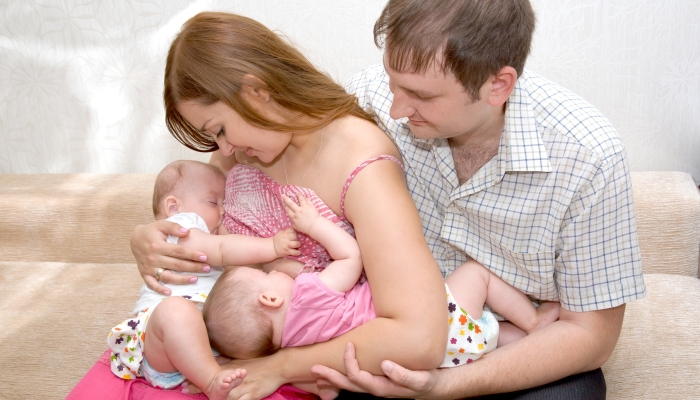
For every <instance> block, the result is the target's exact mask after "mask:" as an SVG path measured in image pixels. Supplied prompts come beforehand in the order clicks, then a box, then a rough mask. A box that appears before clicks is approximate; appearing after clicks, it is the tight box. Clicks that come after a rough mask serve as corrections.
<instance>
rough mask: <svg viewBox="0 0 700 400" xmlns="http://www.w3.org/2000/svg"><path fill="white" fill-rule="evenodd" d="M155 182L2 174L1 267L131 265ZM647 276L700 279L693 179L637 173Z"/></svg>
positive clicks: (699, 221)
mask: <svg viewBox="0 0 700 400" xmlns="http://www.w3.org/2000/svg"><path fill="white" fill-rule="evenodd" d="M154 181H155V174H152V175H151V174H122V175H106V174H74V175H56V174H38V175H14V174H5V175H2V174H0V260H2V261H55V262H79V263H99V262H107V263H133V262H134V258H133V256H132V254H131V250H130V248H129V237H130V236H131V232H132V231H133V229H134V227H135V226H136V225H138V224H144V223H148V222H151V221H153V215H152V211H151V196H152V193H153V182H154ZM632 189H633V193H634V203H635V212H636V215H637V228H638V232H639V245H640V247H641V252H642V264H643V269H644V272H645V273H654V272H656V273H673V274H683V275H689V276H695V277H697V276H698V259H699V250H700V193H698V189H697V186H695V182H694V181H693V179H692V177H691V176H690V174H687V173H683V172H669V171H664V172H633V173H632Z"/></svg>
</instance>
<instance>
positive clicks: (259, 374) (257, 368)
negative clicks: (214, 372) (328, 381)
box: [186, 355, 332, 400]
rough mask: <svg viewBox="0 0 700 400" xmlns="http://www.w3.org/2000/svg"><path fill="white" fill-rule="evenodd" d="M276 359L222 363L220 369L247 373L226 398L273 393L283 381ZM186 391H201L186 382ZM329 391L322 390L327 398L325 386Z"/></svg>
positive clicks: (241, 399)
mask: <svg viewBox="0 0 700 400" xmlns="http://www.w3.org/2000/svg"><path fill="white" fill-rule="evenodd" d="M277 362H278V360H275V359H274V355H272V356H268V357H262V358H254V359H251V360H233V361H231V362H229V363H226V364H222V365H221V368H222V369H239V368H242V369H245V370H246V371H247V375H246V377H245V379H244V380H243V382H242V383H241V384H240V385H239V386H237V387H236V388H234V389H233V390H231V392H230V393H229V395H228V400H258V399H262V398H264V397H267V396H269V395H270V394H272V393H274V392H275V391H276V390H277V389H278V388H279V387H280V386H282V385H284V384H285V382H284V380H283V379H282V378H281V376H279V375H278V374H277V372H278V371H280V370H281V367H279V368H278V366H279V364H277ZM188 383H189V385H188V386H187V391H186V393H190V394H194V393H200V392H201V391H200V390H199V389H198V388H197V387H196V386H194V385H193V384H192V383H190V382H188ZM325 389H327V390H329V391H327V392H324V394H325V395H326V396H327V397H328V398H332V397H330V396H332V394H331V393H332V389H331V388H325Z"/></svg>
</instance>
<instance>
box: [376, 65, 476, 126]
mask: <svg viewBox="0 0 700 400" xmlns="http://www.w3.org/2000/svg"><path fill="white" fill-rule="evenodd" d="M388 65H389V63H388V62H387V61H386V60H385V62H384V68H385V69H386V72H387V74H388V75H389V89H390V90H391V92H392V93H393V94H394V101H393V103H392V104H391V109H390V111H389V114H390V116H391V118H393V119H399V118H404V117H407V118H408V123H409V128H410V129H411V133H413V135H415V136H416V137H417V138H419V139H434V138H451V137H457V136H462V135H465V134H470V133H472V132H474V131H475V130H478V129H479V127H480V126H483V124H484V123H486V120H487V119H488V117H489V115H490V110H489V106H488V104H487V103H486V101H484V99H483V98H484V96H481V99H480V100H477V101H472V99H471V97H470V96H469V93H468V92H467V91H466V90H465V89H464V86H462V83H461V82H459V81H458V80H457V78H456V77H455V76H454V74H452V73H447V74H445V73H444V72H443V71H442V69H441V68H440V67H439V66H438V65H437V63H436V62H434V63H433V66H432V67H430V68H428V69H427V71H426V72H425V73H423V74H421V73H411V72H398V71H396V70H393V69H391V68H390V67H389V66H388ZM482 89H483V88H482Z"/></svg>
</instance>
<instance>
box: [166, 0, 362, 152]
mask: <svg viewBox="0 0 700 400" xmlns="http://www.w3.org/2000/svg"><path fill="white" fill-rule="evenodd" d="M248 74H249V75H253V76H254V77H257V78H258V79H259V80H260V81H261V82H262V83H260V89H265V90H267V91H268V92H269V93H270V98H271V99H273V100H274V101H275V102H277V103H278V104H279V105H281V106H282V107H284V108H285V109H286V110H288V111H289V112H290V114H291V115H292V116H293V115H299V116H307V117H311V118H287V120H286V121H284V122H277V121H271V120H269V119H267V118H265V117H264V116H263V115H262V114H260V113H259V112H258V111H257V110H256V109H255V108H254V107H251V105H250V104H248V102H247V101H246V100H245V99H244V98H243V96H242V95H241V89H242V87H243V84H244V76H246V75H248ZM256 81H257V80H256ZM245 83H246V84H251V82H250V80H247V81H246V82H245ZM252 84H254V82H253V83H252ZM254 89H257V88H255V87H254ZM163 99H164V101H165V121H166V125H167V127H168V129H169V130H170V132H171V133H172V134H173V136H175V138H176V139H177V140H178V141H180V142H181V143H182V144H184V145H185V146H187V147H189V148H191V149H193V150H196V151H202V152H208V151H214V150H216V149H218V146H217V145H216V142H215V141H214V140H213V138H212V137H211V136H210V135H208V134H206V133H204V132H201V131H200V130H199V129H197V128H196V127H193V126H191V125H190V124H189V123H188V122H187V121H186V120H185V119H184V118H183V117H182V115H180V113H179V112H178V111H177V108H176V107H177V105H178V104H179V103H180V102H183V101H188V100H194V101H197V102H199V103H200V104H202V105H205V106H206V105H211V104H213V103H215V102H217V101H221V102H222V103H224V104H227V105H228V106H230V107H231V108H233V109H234V110H235V111H236V112H237V113H238V114H239V115H240V116H241V117H242V118H243V119H244V120H245V121H247V122H248V123H250V124H251V125H254V126H258V127H261V128H265V129H270V130H276V131H301V130H309V129H318V128H320V127H322V126H324V125H327V124H328V123H329V122H331V121H333V120H335V119H337V118H340V117H343V116H346V115H354V116H357V117H360V118H362V119H365V120H368V121H372V122H374V120H373V118H372V115H371V114H369V113H368V112H366V111H364V110H363V109H362V108H361V107H360V106H359V105H358V103H357V99H356V98H355V96H354V95H351V94H348V93H347V92H346V91H345V90H344V89H343V87H342V86H341V85H339V84H338V83H336V82H335V81H334V80H333V79H331V77H330V76H328V75H327V74H325V73H323V72H321V71H319V70H318V69H316V67H314V66H313V65H312V64H311V63H310V62H309V61H308V60H307V59H306V57H304V56H303V55H302V54H301V53H300V52H299V51H298V50H297V49H295V48H294V47H293V46H292V45H290V44H289V43H288V42H287V41H285V40H284V39H283V38H281V37H280V36H279V35H277V34H276V33H274V32H272V31H271V30H270V29H268V28H267V27H265V26H264V25H262V24H261V23H259V22H257V21H255V20H252V19H250V18H246V17H243V16H240V15H236V14H229V13H221V12H203V13H199V14H197V15H195V16H194V17H192V18H191V19H190V20H188V21H187V22H186V23H185V24H184V25H183V26H182V30H181V31H180V33H179V34H178V35H177V37H176V38H175V40H173V42H172V44H171V46H170V50H169V51H168V58H167V62H166V66H165V89H164V91H163Z"/></svg>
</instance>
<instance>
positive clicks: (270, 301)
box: [258, 290, 284, 308]
mask: <svg viewBox="0 0 700 400" xmlns="http://www.w3.org/2000/svg"><path fill="white" fill-rule="evenodd" d="M258 301H259V302H260V304H262V305H263V306H265V307H270V308H279V307H280V306H281V305H282V303H284V297H282V296H279V295H278V294H277V293H275V292H272V291H269V290H268V291H266V292H264V293H262V294H260V296H258Z"/></svg>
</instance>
